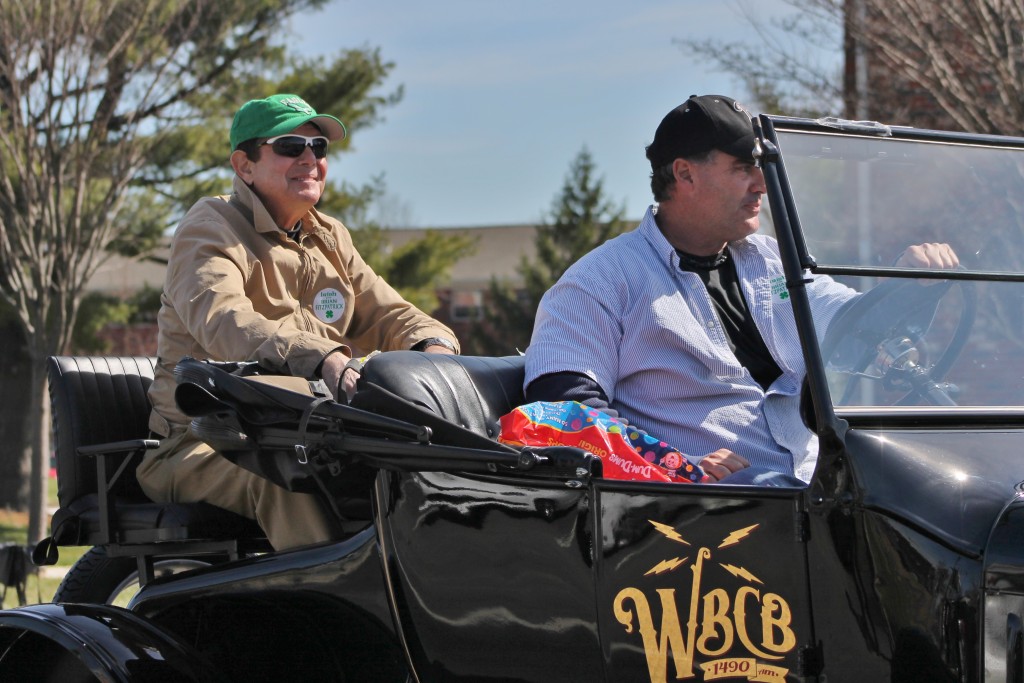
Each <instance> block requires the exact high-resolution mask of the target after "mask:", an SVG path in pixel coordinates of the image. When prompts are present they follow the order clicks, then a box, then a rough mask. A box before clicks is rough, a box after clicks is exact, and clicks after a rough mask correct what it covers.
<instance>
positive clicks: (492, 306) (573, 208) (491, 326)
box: [470, 148, 633, 355]
mask: <svg viewBox="0 0 1024 683" xmlns="http://www.w3.org/2000/svg"><path fill="white" fill-rule="evenodd" d="M624 214H625V207H624V206H622V205H616V204H614V203H613V202H612V201H611V200H610V199H608V197H607V196H606V193H605V190H604V179H603V178H600V177H598V175H597V169H596V167H595V165H594V159H593V157H592V156H591V155H590V152H589V151H588V150H587V149H586V148H584V149H582V150H581V151H580V152H579V154H578V155H577V156H576V158H575V159H574V160H573V161H572V163H571V164H570V167H569V172H568V174H567V175H566V177H565V181H564V183H563V185H562V190H561V191H560V192H559V193H558V195H557V196H556V197H555V199H554V201H553V202H552V208H551V211H550V213H549V216H548V220H546V221H545V222H544V223H542V224H540V225H538V226H537V235H536V238H535V242H534V244H535V247H536V256H535V258H533V259H527V258H525V257H524V258H523V259H522V261H521V262H520V264H519V266H518V268H517V269H516V271H517V272H518V273H519V276H520V277H521V278H522V285H521V287H515V286H514V285H513V284H511V283H509V282H502V281H499V280H498V279H496V278H492V280H491V284H490V288H489V291H488V294H487V296H488V301H487V305H486V306H485V315H484V320H483V321H482V324H480V325H478V326H477V327H476V328H475V329H474V330H473V333H472V335H471V340H470V343H471V349H470V350H471V351H472V352H474V353H479V354H487V355H507V354H513V353H516V352H517V351H525V350H526V347H527V345H529V343H530V335H531V334H532V333H533V319H534V316H535V315H536V312H537V306H538V305H539V304H540V299H541V297H542V296H543V295H544V292H546V291H547V290H548V289H549V288H550V287H551V285H553V284H555V282H556V281H557V280H558V278H560V277H561V276H562V273H564V272H565V271H566V269H567V268H568V267H569V266H571V265H572V264H573V263H575V262H576V261H577V260H578V259H579V258H580V257H581V256H583V255H584V254H586V253H587V252H589V251H590V250H592V249H593V248H594V247H596V246H598V245H600V244H602V243H604V242H605V241H607V240H609V239H611V238H612V237H615V236H616V235H618V234H620V233H622V232H623V231H624V230H626V229H627V228H631V227H633V226H632V225H630V224H628V223H627V222H626V221H625V220H624V218H623V216H624Z"/></svg>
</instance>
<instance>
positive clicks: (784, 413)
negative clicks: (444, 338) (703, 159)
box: [526, 208, 856, 481]
mask: <svg viewBox="0 0 1024 683" xmlns="http://www.w3.org/2000/svg"><path fill="white" fill-rule="evenodd" d="M728 248H729V253H730V256H731V257H732V259H733V260H734V262H735V264H736V273H737V276H738V278H739V280H740V283H741V286H742V288H743V295H744V298H745V299H746V301H747V305H748V307H749V309H750V313H751V316H752V318H753V320H754V323H755V324H756V325H757V328H758V330H760V332H761V336H762V337H763V338H764V342H765V344H766V345H767V347H768V350H769V351H770V352H771V354H772V357H773V358H775V362H776V363H778V365H779V368H780V369H781V370H782V375H780V376H779V378H778V379H776V380H775V382H774V383H772V385H771V386H770V387H769V388H768V390H767V391H765V390H763V389H762V388H761V386H760V385H759V384H758V383H757V382H756V381H755V380H754V378H753V377H752V376H751V375H750V373H749V372H748V371H747V370H746V369H745V368H744V367H743V366H742V365H740V363H739V361H737V360H736V356H735V354H734V353H733V352H732V350H731V349H730V347H729V340H728V337H727V335H726V332H725V329H724V328H723V326H722V323H721V321H720V320H719V318H718V314H717V313H716V312H715V308H714V304H713V303H712V301H711V297H710V296H709V295H708V293H707V289H706V288H705V287H704V284H703V283H702V282H701V280H700V278H699V277H698V276H697V275H696V274H694V273H690V272H687V271H685V270H682V269H681V268H680V267H679V256H678V254H676V251H675V249H674V248H673V247H672V245H671V244H669V243H668V240H666V239H665V237H664V235H662V233H661V231H660V230H659V229H658V226H657V224H656V223H655V221H654V213H653V209H652V208H649V209H648V210H647V213H646V214H645V215H644V219H643V221H642V222H641V223H640V226H639V227H638V228H637V229H636V230H633V231H632V232H628V233H626V234H624V235H620V236H619V237H616V238H615V239H612V240H609V241H608V242H606V243H605V244H603V245H601V246H600V247H598V248H597V249H595V250H593V251H592V252H590V253H589V254H587V255H586V256H584V257H583V258H581V259H580V260H579V261H578V262H576V263H575V264H574V265H573V266H572V267H570V268H569V270H567V271H566V273H565V274H564V275H563V276H562V278H561V279H560V280H559V281H558V282H557V283H556V284H555V285H554V286H553V287H552V288H551V289H550V290H549V291H548V292H547V293H546V294H545V295H544V297H543V299H542V300H541V303H540V308H539V309H538V311H537V320H536V323H535V325H534V331H533V339H532V340H531V342H530V347H529V348H528V349H527V352H526V384H527V385H528V384H529V383H530V382H531V381H533V380H534V379H536V378H537V377H540V376H542V375H546V374H550V373H554V372H578V373H582V374H584V375H587V376H588V377H590V378H591V379H593V380H594V381H595V382H597V383H598V384H599V385H600V386H601V388H602V389H603V390H604V392H605V393H606V394H607V395H608V398H609V401H610V404H611V407H612V408H614V409H615V410H617V411H618V412H619V415H621V416H622V417H623V418H625V419H626V420H628V421H629V422H630V423H632V424H635V425H636V426H637V427H640V428H641V429H643V430H645V431H647V432H648V433H649V434H651V435H652V436H656V437H658V438H660V439H663V440H664V441H666V442H668V443H669V444H670V445H672V446H674V447H675V448H677V449H679V450H680V451H682V452H684V453H686V454H688V455H690V456H692V457H693V458H694V459H700V458H701V457H702V456H704V455H706V454H708V453H711V452H713V451H715V450H718V449H719V448H728V449H730V450H733V451H735V452H737V453H739V454H740V455H742V456H744V457H745V458H746V459H747V460H749V461H750V464H751V465H752V466H755V467H765V468H768V469H771V470H774V471H778V472H784V473H787V474H795V475H796V476H797V477H799V478H800V479H802V480H804V481H808V480H809V479H810V476H811V474H812V473H813V471H814V463H815V460H816V458H817V438H816V437H815V436H814V435H813V434H812V433H811V432H810V430H808V429H807V428H806V426H804V424H803V421H802V420H801V418H800V411H799V405H800V385H801V382H802V381H803V377H804V374H805V369H804V360H803V355H802V352H801V349H800V341H799V338H798V337H797V331H796V322H795V320H794V319H793V310H792V302H791V301H790V299H789V292H788V291H787V289H786V278H785V274H784V273H783V270H782V262H781V261H780V259H779V252H778V245H777V244H776V242H775V240H774V239H773V238H771V237H767V236H764V235H753V236H751V237H748V238H746V239H743V240H739V241H737V242H733V243H731V244H730V245H729V247H728ZM808 294H809V297H810V300H811V308H812V312H813V314H814V317H815V322H816V323H817V326H818V330H819V333H823V332H824V330H825V328H826V327H827V325H828V323H829V321H831V319H832V316H833V315H834V314H835V312H836V310H837V309H838V308H839V306H840V305H842V303H843V302H845V301H846V300H847V299H849V298H850V297H852V296H854V295H855V294H856V292H855V291H854V290H852V289H850V288H848V287H846V286H844V285H841V284H839V283H837V282H835V281H833V280H832V279H831V278H828V277H824V276H816V277H815V278H814V280H813V282H811V283H809V284H808Z"/></svg>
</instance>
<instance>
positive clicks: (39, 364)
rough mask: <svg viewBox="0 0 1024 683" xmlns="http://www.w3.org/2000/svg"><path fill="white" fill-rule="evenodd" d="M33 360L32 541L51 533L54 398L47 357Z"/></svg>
mask: <svg viewBox="0 0 1024 683" xmlns="http://www.w3.org/2000/svg"><path fill="white" fill-rule="evenodd" d="M29 355H30V356H31V357H32V360H31V363H30V365H31V368H32V370H31V373H30V376H31V387H30V390H29V400H28V402H27V405H28V413H29V415H28V419H27V423H28V428H29V429H30V430H31V431H29V432H27V433H28V434H31V438H30V443H31V448H30V449H29V452H28V453H26V455H28V456H29V461H30V462H29V463H27V465H28V467H26V468H25V469H27V471H28V472H29V479H28V504H29V508H28V542H29V545H34V544H35V543H37V542H38V541H39V540H41V539H42V538H43V537H44V536H46V534H47V529H48V528H49V521H50V519H49V514H47V513H48V511H47V502H48V501H47V495H46V493H47V485H46V484H47V479H48V478H49V474H50V401H49V396H48V393H47V386H46V362H45V361H46V359H45V357H43V358H36V357H35V356H36V355H37V354H36V353H34V352H31V351H30V353H29Z"/></svg>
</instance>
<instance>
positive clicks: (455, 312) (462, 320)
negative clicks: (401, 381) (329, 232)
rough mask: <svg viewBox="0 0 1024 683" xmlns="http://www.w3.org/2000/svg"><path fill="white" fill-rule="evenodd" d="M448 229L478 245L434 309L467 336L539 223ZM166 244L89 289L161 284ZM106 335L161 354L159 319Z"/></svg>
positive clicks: (115, 346)
mask: <svg viewBox="0 0 1024 683" xmlns="http://www.w3.org/2000/svg"><path fill="white" fill-rule="evenodd" d="M446 230H450V231H451V232H452V233H454V234H459V235H465V236H468V237H472V238H475V239H476V242H477V249H476V251H475V252H474V253H473V254H471V255H470V256H467V257H466V258H464V259H462V260H461V261H459V262H457V263H456V264H455V266H454V267H453V268H452V272H451V278H450V280H449V282H448V283H446V284H445V286H443V287H441V288H439V289H438V292H437V296H438V300H439V301H440V302H441V304H440V306H439V307H438V309H437V310H436V311H429V313H431V314H432V315H433V316H434V317H436V318H437V319H438V320H440V321H441V322H443V323H445V324H446V325H449V326H450V327H451V328H452V330H454V331H455V333H456V334H457V335H458V336H459V337H460V338H468V334H469V330H470V329H471V328H472V326H473V325H474V324H476V323H477V321H479V320H480V318H481V317H482V315H483V307H484V306H485V305H486V294H487V290H488V287H489V286H490V283H491V279H492V278H497V279H499V280H502V281H507V282H510V283H512V284H513V286H517V285H518V282H519V280H520V279H521V278H520V276H519V273H518V270H517V268H518V266H519V264H520V263H521V261H522V259H523V258H524V257H525V258H527V259H532V258H533V256H534V234H535V232H536V226H533V225H493V226H481V227H475V228H447V229H446ZM424 232H426V230H425V229H420V228H395V229H389V230H386V231H385V234H386V235H387V236H388V237H389V238H390V239H391V244H392V246H393V247H396V248H397V247H400V246H402V245H403V244H405V243H406V242H409V241H412V240H416V239H420V238H421V237H423V234H424ZM167 250H168V247H167V246H164V247H162V248H161V249H159V250H157V252H156V253H154V254H153V257H152V258H151V259H147V260H142V261H139V260H134V259H127V258H123V257H118V256H115V257H113V258H111V259H110V261H108V262H107V263H106V264H105V265H104V266H103V267H102V268H101V269H100V270H99V271H98V272H97V273H96V275H95V276H94V277H93V279H92V280H91V281H90V282H89V291H90V292H98V293H102V294H107V295H110V296H115V297H118V298H121V299H126V298H128V297H129V296H131V295H133V294H134V293H136V292H138V291H140V290H142V289H144V288H146V287H149V288H151V289H156V290H160V289H162V288H163V284H164V273H165V270H166V268H165V266H164V262H165V261H166V259H167ZM103 338H104V339H105V340H106V341H107V342H108V343H109V344H110V353H112V354H118V355H120V354H125V355H144V356H151V355H156V322H155V321H147V322H142V323H137V324H133V325H108V326H107V327H106V328H105V329H104V331H103Z"/></svg>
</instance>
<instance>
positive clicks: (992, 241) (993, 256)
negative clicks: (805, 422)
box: [777, 130, 1024, 409]
mask: <svg viewBox="0 0 1024 683" xmlns="http://www.w3.org/2000/svg"><path fill="white" fill-rule="evenodd" d="M777 133H778V142H779V148H780V150H781V152H782V157H783V160H784V163H785V169H786V175H787V177H788V179H789V183H790V187H791V189H792V192H793V196H794V199H795V203H796V207H797V212H798V217H799V226H800V229H801V230H802V234H803V239H804V241H805V243H806V245H807V249H808V251H809V252H810V254H811V255H812V256H813V257H814V259H815V261H816V262H817V268H815V271H816V272H817V273H821V274H819V275H817V277H818V278H822V277H831V278H832V279H834V280H835V281H836V282H838V283H841V284H844V285H847V286H849V287H850V288H851V289H852V290H853V291H851V296H850V300H849V301H847V302H846V303H845V304H843V306H842V307H841V308H839V309H838V312H836V311H835V310H831V309H830V310H828V311H825V312H824V313H821V312H819V311H816V313H815V324H816V326H817V328H818V329H817V332H818V336H819V341H820V343H821V350H822V358H823V360H824V361H825V363H826V366H827V375H828V381H829V388H830V391H831V394H832V400H833V402H834V404H835V405H836V406H837V407H841V406H873V407H883V406H884V407H890V406H950V407H957V406H958V407H965V408H966V407H973V408H975V409H977V408H979V407H984V408H1000V409H1006V408H1012V409H1018V408H1019V407H1020V406H1022V404H1024V400H1022V396H1024V283H1022V282H1016V281H1013V280H1014V279H1015V278H1017V279H1019V278H1020V276H1021V274H1024V149H1021V148H1014V147H1012V146H1009V145H1008V146H1005V147H1002V146H994V145H991V144H985V145H980V144H979V145H970V144H962V143H959V142H958V143H951V142H942V141H939V140H907V139H902V140H901V139H896V138H880V137H865V136H856V135H845V134H840V133H819V132H807V131H786V130H777ZM927 243H931V244H948V245H949V246H950V247H952V249H953V251H954V252H955V253H956V255H957V258H958V259H959V263H960V266H959V268H958V269H957V270H956V272H955V273H954V275H953V278H952V279H945V278H941V279H940V278H935V277H933V278H932V279H924V278H921V277H915V276H914V271H913V270H909V271H908V270H906V269H905V267H906V266H910V267H913V264H908V263H906V259H904V260H903V261H902V262H901V260H900V257H901V255H903V254H904V251H905V250H906V249H907V248H908V247H910V246H911V245H921V244H927ZM894 266H900V267H901V268H904V270H903V272H902V273H901V272H899V271H889V270H888V269H890V268H892V267H894ZM864 269H886V270H885V271H883V272H879V271H878V270H875V271H874V272H862V271H863V270H864ZM854 292H856V294H854Z"/></svg>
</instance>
